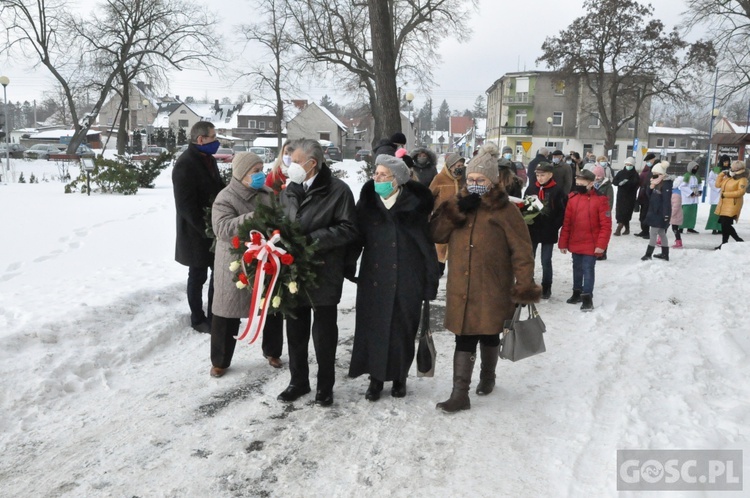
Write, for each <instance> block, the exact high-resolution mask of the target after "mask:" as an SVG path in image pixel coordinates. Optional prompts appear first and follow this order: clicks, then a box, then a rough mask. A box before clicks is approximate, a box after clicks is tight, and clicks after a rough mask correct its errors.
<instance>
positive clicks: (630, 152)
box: [625, 145, 635, 157]
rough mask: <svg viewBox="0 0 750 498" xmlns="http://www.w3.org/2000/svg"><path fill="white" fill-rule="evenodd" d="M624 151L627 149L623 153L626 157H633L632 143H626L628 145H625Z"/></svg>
mask: <svg viewBox="0 0 750 498" xmlns="http://www.w3.org/2000/svg"><path fill="white" fill-rule="evenodd" d="M626 151H627V152H626V153H625V156H626V157H635V156H634V155H633V146H632V145H628V147H627V149H626Z"/></svg>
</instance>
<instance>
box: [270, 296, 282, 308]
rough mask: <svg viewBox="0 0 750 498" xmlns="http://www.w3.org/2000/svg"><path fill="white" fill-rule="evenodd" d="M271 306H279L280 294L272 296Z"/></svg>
mask: <svg viewBox="0 0 750 498" xmlns="http://www.w3.org/2000/svg"><path fill="white" fill-rule="evenodd" d="M271 306H273V307H274V308H278V307H279V306H281V296H274V298H273V300H272V301H271Z"/></svg>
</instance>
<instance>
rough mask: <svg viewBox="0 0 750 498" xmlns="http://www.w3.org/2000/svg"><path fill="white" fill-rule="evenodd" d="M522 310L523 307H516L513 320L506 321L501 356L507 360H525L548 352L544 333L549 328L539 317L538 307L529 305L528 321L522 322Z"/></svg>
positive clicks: (501, 342)
mask: <svg viewBox="0 0 750 498" xmlns="http://www.w3.org/2000/svg"><path fill="white" fill-rule="evenodd" d="M521 308H523V306H520V305H519V306H516V312H515V313H514V314H513V318H512V319H511V320H505V326H504V327H503V334H502V338H501V339H500V355H499V356H500V358H503V359H505V360H510V361H518V360H523V359H524V358H528V357H529V356H534V355H537V354H539V353H544V352H545V351H547V348H546V347H545V346H544V332H545V330H547V326H546V325H544V321H543V320H542V317H540V316H539V312H538V311H537V310H536V306H534V305H533V304H529V305H528V311H529V316H528V318H527V319H526V320H521Z"/></svg>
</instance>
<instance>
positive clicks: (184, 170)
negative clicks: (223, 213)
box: [172, 144, 224, 268]
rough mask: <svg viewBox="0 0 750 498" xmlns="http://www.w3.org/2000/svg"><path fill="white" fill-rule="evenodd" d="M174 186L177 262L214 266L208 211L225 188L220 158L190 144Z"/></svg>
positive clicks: (177, 165) (179, 163) (174, 176)
mask: <svg viewBox="0 0 750 498" xmlns="http://www.w3.org/2000/svg"><path fill="white" fill-rule="evenodd" d="M172 185H173V187H174V204H175V210H176V211H177V237H176V242H175V256H174V259H175V260H176V261H177V262H178V263H180V264H182V265H185V266H197V267H204V268H207V267H209V266H213V264H214V254H213V253H212V252H211V250H210V249H211V239H209V238H208V237H207V236H206V219H205V208H207V207H211V204H212V203H213V202H214V199H216V196H217V195H218V194H219V192H221V190H222V189H223V188H224V182H223V181H222V179H221V175H219V168H218V167H217V166H216V159H214V157H213V156H208V155H206V154H202V153H200V152H198V149H197V148H196V147H195V145H194V144H190V145H189V146H188V148H187V150H186V151H185V152H184V153H183V154H182V155H181V156H180V158H179V159H178V160H177V162H176V163H175V165H174V169H173V170H172Z"/></svg>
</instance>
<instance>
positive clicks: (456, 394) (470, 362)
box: [435, 351, 476, 413]
mask: <svg viewBox="0 0 750 498" xmlns="http://www.w3.org/2000/svg"><path fill="white" fill-rule="evenodd" d="M475 360H476V356H475V354H474V353H468V352H466V351H456V352H454V353H453V391H452V392H451V397H450V398H448V399H447V400H445V401H443V402H440V403H438V404H437V406H435V408H439V409H441V410H443V411H444V412H447V413H453V412H457V411H460V410H468V409H470V408H471V401H469V386H470V385H471V374H472V372H473V370H474V361H475Z"/></svg>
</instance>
